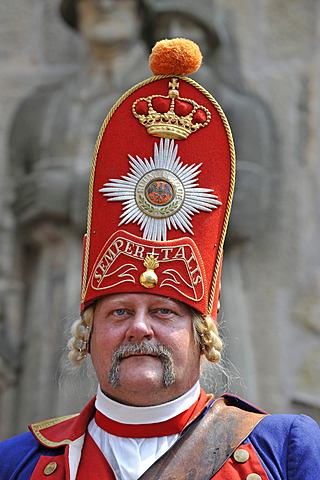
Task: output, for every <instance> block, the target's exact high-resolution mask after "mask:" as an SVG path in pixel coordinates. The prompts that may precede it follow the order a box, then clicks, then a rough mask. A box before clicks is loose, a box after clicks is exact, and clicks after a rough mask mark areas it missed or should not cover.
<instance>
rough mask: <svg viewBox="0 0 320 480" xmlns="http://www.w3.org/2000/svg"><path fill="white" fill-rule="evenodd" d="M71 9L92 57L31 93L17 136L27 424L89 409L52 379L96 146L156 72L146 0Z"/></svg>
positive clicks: (75, 295)
mask: <svg viewBox="0 0 320 480" xmlns="http://www.w3.org/2000/svg"><path fill="white" fill-rule="evenodd" d="M61 13H62V16H63V18H64V20H65V21H66V22H67V23H68V24H69V25H70V26H72V27H73V28H75V29H77V30H78V31H79V33H80V34H81V35H82V37H83V38H84V40H85V42H86V44H87V50H88V52H87V53H88V54H87V61H86V63H85V64H84V65H83V68H82V69H81V71H80V72H79V73H78V74H77V75H76V76H75V78H73V79H72V80H71V81H68V82H67V83H64V84H59V85H54V86H52V85H50V86H44V87H41V88H39V89H38V90H37V91H36V92H35V93H34V94H33V95H32V96H31V97H29V98H27V99H26V100H25V101H24V102H23V103H22V104H21V105H20V108H19V109H18V111H17V114H16V116H15V119H14V122H13V125H12V129H11V135H10V155H11V168H12V177H13V178H14V182H15V200H14V211H15V215H16V219H17V235H18V237H17V238H18V245H17V256H19V259H20V261H19V262H18V266H19V268H20V276H21V278H22V281H23V282H24V285H25V292H24V304H23V312H21V315H23V333H22V335H23V347H24V348H23V351H22V359H21V362H22V363H21V365H22V368H21V374H20V378H19V385H18V389H19V394H18V395H17V399H18V400H17V401H18V405H17V411H18V414H17V417H16V419H15V420H16V429H17V430H19V428H20V425H21V428H25V425H26V424H27V423H29V422H30V421H33V420H34V419H35V418H38V417H40V418H46V417H52V416H54V415H59V414H60V413H61V412H65V411H67V412H68V411H70V410H71V409H72V411H74V409H77V408H81V406H82V405H83V402H84V399H83V398H82V399H80V398H79V395H78V393H77V392H74V393H73V390H72V388H69V385H64V386H63V390H64V394H63V393H59V392H58V391H57V390H58V389H57V388H56V387H55V386H53V388H52V384H53V382H54V381H55V379H56V375H57V374H58V367H59V361H60V358H61V351H62V349H63V346H64V345H65V339H64V331H65V330H66V329H68V326H67V325H66V324H67V323H68V322H67V319H72V318H73V319H74V318H75V316H76V315H77V314H78V311H79V306H78V305H79V299H80V284H79V279H80V278H81V251H82V237H83V234H84V233H85V224H86V205H87V198H88V181H89V171H90V166H91V157H92V152H93V148H94V143H95V140H96V137H97V132H98V131H99V129H100V126H101V124H102V122H103V120H104V118H105V116H106V114H107V112H108V110H109V109H110V108H111V106H112V105H113V103H114V102H115V101H116V100H117V99H118V98H119V96H120V95H121V94H122V93H123V92H124V91H126V90H127V89H128V88H129V86H132V85H133V84H135V83H137V82H138V81H140V80H142V79H143V78H146V77H147V76H149V73H148V71H147V54H146V49H145V44H144V43H143V42H142V41H141V40H140V36H141V33H140V30H141V23H142V20H141V14H140V11H139V4H138V2H137V1H136V0H132V1H128V0H126V1H123V0H113V1H104V0H99V1H97V2H92V1H90V0H81V1H76V0H63V2H62V4H61ZM120 140H121V139H120V138H119V141H120ZM34 392H37V395H36V396H35V393H34ZM88 395H90V394H88ZM20 399H21V400H20Z"/></svg>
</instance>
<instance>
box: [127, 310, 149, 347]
mask: <svg viewBox="0 0 320 480" xmlns="http://www.w3.org/2000/svg"><path fill="white" fill-rule="evenodd" d="M153 336H154V333H153V329H152V326H151V322H150V319H149V318H148V315H147V314H146V313H145V312H137V313H135V314H134V315H133V316H132V318H131V319H130V322H129V325H128V328H127V331H126V340H127V341H131V342H132V341H136V342H141V341H143V340H151V338H152V337H153Z"/></svg>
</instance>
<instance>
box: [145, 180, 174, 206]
mask: <svg viewBox="0 0 320 480" xmlns="http://www.w3.org/2000/svg"><path fill="white" fill-rule="evenodd" d="M145 195H146V197H147V198H148V200H149V202H150V203H153V204H154V205H167V204H168V203H170V202H171V200H172V199H173V196H174V193H173V188H172V186H171V185H170V183H169V182H166V181H164V180H154V181H152V182H150V183H149V185H148V186H147V188H146V192H145Z"/></svg>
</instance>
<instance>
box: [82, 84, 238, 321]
mask: <svg viewBox="0 0 320 480" xmlns="http://www.w3.org/2000/svg"><path fill="white" fill-rule="evenodd" d="M173 77H174V78H180V79H181V80H183V81H185V82H186V83H189V84H191V85H192V86H194V87H195V88H196V89H197V90H199V91H200V92H201V93H202V94H203V95H204V96H205V97H207V98H208V100H209V101H210V102H211V103H212V104H213V106H214V107H215V109H216V110H217V112H218V114H219V115H220V118H221V120H222V123H223V125H224V128H225V130H226V133H227V138H228V143H229V150H230V157H231V172H230V187H229V194H228V201H227V206H226V213H225V217H224V222H223V226H222V232H221V238H220V243H219V246H218V253H217V259H216V264H215V268H214V272H213V277H212V282H211V288H210V294H209V301H208V307H207V312H208V314H210V312H211V310H212V306H213V301H214V293H215V286H216V281H217V277H218V274H219V265H220V259H221V256H222V252H223V244H224V240H225V236H226V233H227V227H228V222H229V217H230V212H231V205H232V199H233V192H234V185H235V163H236V156H235V148H234V143H233V137H232V132H231V128H230V125H229V122H228V120H227V117H226V116H225V114H224V112H223V110H222V108H221V106H220V105H219V103H218V102H217V101H216V100H215V98H214V97H213V96H212V95H211V94H210V93H209V92H208V91H207V90H206V89H205V88H203V87H202V86H201V85H199V84H198V83H197V82H195V81H194V80H193V79H191V78H189V77H183V76H180V75H157V76H155V77H150V78H148V79H146V80H144V81H143V82H140V83H138V84H137V85H135V86H133V87H132V88H131V89H130V90H128V91H127V92H125V93H124V94H123V95H122V96H121V97H120V98H119V100H118V101H117V102H116V103H115V104H114V106H113V107H112V108H111V110H110V111H109V113H108V115H107V116H106V118H105V120H104V122H103V124H102V126H101V128H100V131H99V134H98V137H97V141H96V144H95V147H94V151H93V156H92V167H91V173H90V183H89V202H88V218H87V239H86V248H85V255H84V265H83V279H82V290H81V299H82V303H83V302H84V299H85V295H86V291H87V281H88V264H89V252H90V230H91V221H92V198H93V185H94V178H95V171H96V164H97V157H98V152H99V148H100V144H101V141H102V137H103V134H104V131H105V129H106V127H107V125H108V123H109V120H110V118H111V117H112V115H113V114H114V113H115V111H116V110H117V108H118V107H119V106H120V105H121V104H122V102H123V101H124V100H126V99H127V98H128V97H129V96H130V95H131V94H132V93H134V92H135V91H136V90H138V89H139V88H141V87H144V86H145V85H148V84H149V83H152V82H156V81H157V80H161V79H163V78H173ZM218 288H219V286H218Z"/></svg>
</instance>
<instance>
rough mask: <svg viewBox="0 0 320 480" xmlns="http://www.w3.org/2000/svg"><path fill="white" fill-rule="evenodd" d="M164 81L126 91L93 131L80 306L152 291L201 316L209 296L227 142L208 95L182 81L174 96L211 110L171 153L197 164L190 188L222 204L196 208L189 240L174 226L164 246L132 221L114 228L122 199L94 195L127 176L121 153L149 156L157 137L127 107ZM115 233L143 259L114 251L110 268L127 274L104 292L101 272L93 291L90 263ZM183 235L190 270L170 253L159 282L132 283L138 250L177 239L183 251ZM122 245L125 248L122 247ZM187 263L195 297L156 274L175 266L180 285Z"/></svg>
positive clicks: (138, 267)
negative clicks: (97, 133)
mask: <svg viewBox="0 0 320 480" xmlns="http://www.w3.org/2000/svg"><path fill="white" fill-rule="evenodd" d="M169 81H170V79H169V78H163V79H160V80H159V79H158V80H154V81H152V82H150V83H149V84H147V85H144V86H142V87H140V88H138V89H137V90H135V91H133V92H132V93H131V95H129V96H128V97H127V98H124V100H123V101H122V103H121V104H120V105H119V106H118V108H117V109H116V110H115V112H114V113H113V115H112V116H111V117H110V119H109V121H108V123H107V124H106V128H105V130H104V131H102V132H101V133H103V136H102V140H101V143H100V145H99V148H98V154H97V163H96V165H95V166H94V167H93V172H92V173H93V174H94V181H93V184H92V187H93V198H92V223H91V226H90V229H89V235H88V239H87V242H86V243H87V247H88V252H87V253H89V256H88V261H87V263H86V264H85V265H84V277H83V286H84V288H83V291H84V292H85V295H84V297H83V298H82V300H83V307H84V306H85V305H88V304H90V303H92V302H93V301H94V300H95V299H97V298H100V297H102V296H105V295H107V294H111V293H119V292H124V291H125V292H128V293H130V292H132V293H139V292H140V293H152V294H158V295H163V296H169V297H173V298H175V299H177V300H180V301H183V302H185V303H187V304H189V305H190V306H192V307H193V308H195V309H197V310H199V311H200V312H202V313H207V307H208V294H209V293H210V291H211V285H212V278H213V273H214V271H215V268H218V265H217V253H218V250H219V251H220V250H221V248H222V244H221V242H220V241H221V232H222V227H223V224H224V220H225V213H226V207H227V204H228V201H229V200H230V195H229V194H230V174H231V161H230V158H231V156H230V144H229V140H228V136H227V133H226V129H225V124H224V122H223V120H222V118H221V116H220V113H219V112H218V110H217V109H216V107H215V106H214V104H213V103H212V101H211V99H210V98H211V97H209V96H207V95H204V94H203V93H202V92H201V91H200V90H199V89H197V88H196V87H195V86H193V85H191V84H189V83H188V82H186V81H184V80H182V79H179V83H180V87H179V98H180V99H183V100H185V99H192V100H194V101H195V102H197V103H198V104H199V105H201V106H203V107H205V108H207V109H208V110H209V111H210V113H211V120H210V122H209V124H208V125H207V126H205V127H203V128H200V129H199V130H198V131H196V132H195V133H192V134H191V135H190V136H189V137H188V138H187V139H185V140H178V141H176V144H177V145H178V155H179V156H180V157H181V161H182V162H183V163H184V164H186V165H192V164H202V166H201V173H200V174H199V178H198V182H197V183H198V184H199V186H200V187H202V188H209V189H213V190H214V192H213V193H214V195H217V197H218V200H219V201H221V202H222V205H219V206H218V208H217V209H214V210H212V211H211V212H203V211H202V212H200V213H195V214H194V215H193V216H192V228H193V232H194V235H191V234H189V233H183V232H182V231H181V230H180V229H177V230H176V229H175V228H171V230H168V234H167V241H166V242H159V241H158V242H150V241H146V240H144V239H143V238H142V233H141V230H140V225H138V224H137V223H133V222H129V223H128V224H126V225H122V226H121V227H118V224H119V221H120V216H121V214H122V213H123V210H122V208H123V204H122V202H121V201H113V202H110V201H108V200H107V199H106V197H104V196H103V195H102V193H101V192H99V189H101V188H102V187H103V185H104V184H105V183H106V182H108V181H109V179H121V178H122V177H123V176H126V175H128V173H129V172H130V167H129V158H128V154H130V155H132V156H133V157H134V158H135V157H136V156H139V157H140V158H142V159H143V158H146V159H149V158H150V157H153V149H154V143H158V144H159V138H157V137H153V136H151V135H149V134H148V132H147V130H146V128H145V127H144V126H143V125H141V124H140V122H139V121H138V119H137V118H135V117H134V115H133V113H132V105H133V103H134V102H135V101H136V100H138V99H139V98H146V97H148V96H150V95H154V94H157V95H163V96H166V95H167V94H168V82H169ZM199 113H200V112H199ZM90 213H91V212H89V214H90ZM120 228H121V230H122V231H123V230H125V232H126V233H127V235H128V236H129V237H130V239H131V242H132V241H133V239H135V247H134V248H135V249H136V248H138V247H137V245H138V244H139V245H143V246H145V247H144V255H141V258H138V256H136V257H134V258H133V256H132V255H131V256H130V255H127V254H125V253H123V252H122V251H121V252H120V253H121V254H118V253H119V252H118V253H117V261H118V263H119V264H122V265H124V264H127V263H128V264H129V263H130V265H129V266H131V265H132V267H131V270H130V272H129V273H127V272H126V274H125V275H124V274H122V276H121V275H119V281H118V284H117V285H116V286H113V284H112V286H111V287H109V286H108V285H107V282H108V281H109V271H108V272H106V273H107V274H106V275H105V278H106V280H105V284H104V285H103V287H100V286H97V285H95V283H94V281H93V280H94V279H95V280H97V272H95V266H96V265H97V263H98V260H99V259H100V260H101V258H102V257H103V256H104V254H105V253H106V248H107V247H106V246H107V245H109V244H110V238H111V236H115V235H116V233H115V232H119V229H120ZM122 231H121V232H120V233H119V235H120V236H122V235H123V232H122ZM113 238H114V237H113ZM186 238H187V240H188V242H189V245H191V244H192V245H193V247H192V248H193V251H194V255H195V257H196V261H194V260H192V262H191V263H192V265H191V264H190V265H189V264H188V263H187V262H186V261H182V253H181V252H183V250H180V257H179V256H177V257H174V258H171V259H170V261H163V264H162V271H161V269H160V268H161V267H159V268H157V270H156V273H157V275H158V277H159V281H158V283H157V285H156V286H155V287H154V288H152V289H148V290H146V288H145V287H144V286H142V285H141V284H140V282H139V278H140V275H141V274H142V273H143V272H144V271H145V267H144V265H143V261H144V258H145V253H147V251H149V250H151V249H150V248H149V247H150V245H151V243H153V245H154V246H155V247H161V246H162V247H165V246H168V247H169V248H171V246H172V243H171V242H176V245H178V244H179V242H180V244H181V245H182V246H183V245H184V244H186ZM125 246H126V245H125ZM125 246H124V248H125ZM219 247H220V248H219ZM128 248H132V247H130V246H129V247H128ZM151 251H152V250H151ZM126 255H127V256H126ZM184 255H185V260H186V259H187V260H188V259H189V260H190V261H191V258H192V257H191V256H190V253H188V255H189V256H187V252H184ZM129 257H130V258H129ZM128 258H129V259H128ZM188 266H189V267H190V271H194V272H195V274H194V275H193V276H192V278H191V280H190V277H189V283H190V282H191V284H192V285H191V289H192V288H193V287H194V288H195V289H198V290H199V288H200V287H199V282H200V280H199V279H201V283H202V288H203V290H204V291H203V294H201V295H199V294H198V293H197V292H196V295H195V297H192V295H190V294H189V293H187V291H186V290H184V289H183V288H181V291H182V293H181V291H179V288H180V285H178V283H179V282H177V281H176V283H174V282H172V283H171V285H168V282H167V283H166V282H164V284H163V283H162V278H163V271H164V270H165V269H167V270H168V269H171V270H172V269H175V271H177V272H178V273H179V274H180V275H181V276H182V278H183V281H182V282H181V283H183V284H184V282H185V277H186V275H187V273H188ZM118 267H119V265H117V267H116V268H115V269H114V268H113V265H112V271H116V270H117V268H118ZM196 269H198V271H197V270H196ZM120 277H121V278H120ZM185 288H187V287H185ZM83 307H82V308H83Z"/></svg>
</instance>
